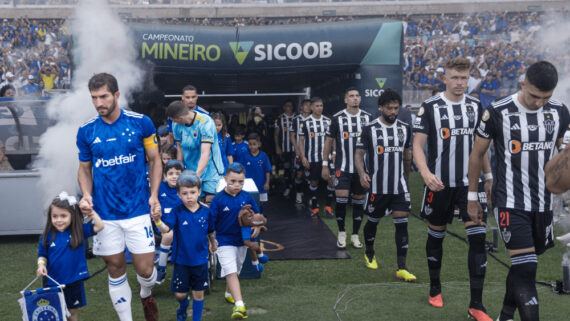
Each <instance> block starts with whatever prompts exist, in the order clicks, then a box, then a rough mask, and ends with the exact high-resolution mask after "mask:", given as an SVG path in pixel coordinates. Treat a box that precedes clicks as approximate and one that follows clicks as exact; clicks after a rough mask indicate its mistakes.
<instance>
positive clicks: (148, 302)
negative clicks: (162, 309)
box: [141, 295, 158, 321]
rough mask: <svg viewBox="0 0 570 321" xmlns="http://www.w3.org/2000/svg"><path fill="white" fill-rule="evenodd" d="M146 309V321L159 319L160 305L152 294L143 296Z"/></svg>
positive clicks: (144, 308)
mask: <svg viewBox="0 0 570 321" xmlns="http://www.w3.org/2000/svg"><path fill="white" fill-rule="evenodd" d="M141 302H142V305H143V311H144V319H145V320H146V321H158V306H157V305H156V301H154V299H153V297H152V295H150V296H148V297H146V298H144V299H143V298H141Z"/></svg>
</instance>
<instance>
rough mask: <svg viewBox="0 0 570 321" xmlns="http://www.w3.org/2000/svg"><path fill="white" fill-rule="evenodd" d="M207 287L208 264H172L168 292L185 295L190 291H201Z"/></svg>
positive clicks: (208, 282)
mask: <svg viewBox="0 0 570 321" xmlns="http://www.w3.org/2000/svg"><path fill="white" fill-rule="evenodd" d="M209 287H210V278H209V276H208V263H204V264H202V265H198V266H188V265H182V264H174V272H173V273H172V285H171V287H170V291H172V292H178V293H187V292H190V290H193V291H203V290H206V289H208V288H209Z"/></svg>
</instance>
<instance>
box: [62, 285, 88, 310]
mask: <svg viewBox="0 0 570 321" xmlns="http://www.w3.org/2000/svg"><path fill="white" fill-rule="evenodd" d="M63 296H64V297H65V304H66V305H67V308H68V309H77V308H81V307H83V306H85V305H86V304H87V302H86V301H85V287H84V286H83V280H79V281H75V282H73V283H70V284H66V285H65V288H64V289H63Z"/></svg>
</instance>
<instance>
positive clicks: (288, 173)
mask: <svg viewBox="0 0 570 321" xmlns="http://www.w3.org/2000/svg"><path fill="white" fill-rule="evenodd" d="M283 169H284V173H283V180H284V181H285V188H291V165H290V164H289V165H283Z"/></svg>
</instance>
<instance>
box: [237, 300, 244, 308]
mask: <svg viewBox="0 0 570 321" xmlns="http://www.w3.org/2000/svg"><path fill="white" fill-rule="evenodd" d="M244 306H245V305H243V301H242V300H239V301H236V307H244Z"/></svg>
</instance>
